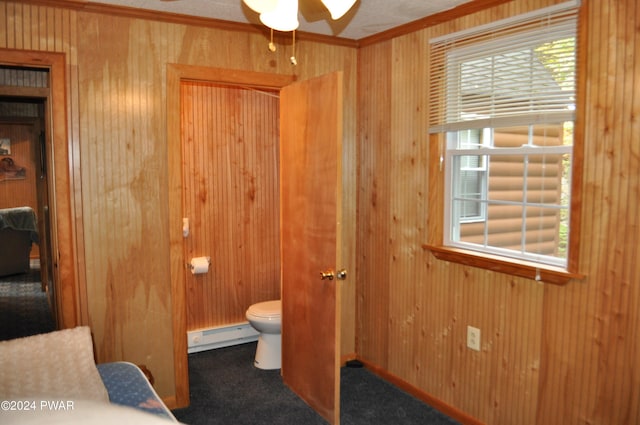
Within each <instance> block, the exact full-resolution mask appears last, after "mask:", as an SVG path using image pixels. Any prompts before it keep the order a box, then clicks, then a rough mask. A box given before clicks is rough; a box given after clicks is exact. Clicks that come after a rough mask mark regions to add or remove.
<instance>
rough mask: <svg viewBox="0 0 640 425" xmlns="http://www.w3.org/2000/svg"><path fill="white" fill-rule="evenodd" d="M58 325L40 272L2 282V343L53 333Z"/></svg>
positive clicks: (0, 336)
mask: <svg viewBox="0 0 640 425" xmlns="http://www.w3.org/2000/svg"><path fill="white" fill-rule="evenodd" d="M53 330H55V324H54V321H53V316H52V313H51V308H50V307H49V302H48V301H47V294H46V293H45V292H43V291H42V289H41V283H40V270H39V269H32V270H31V271H30V272H29V273H23V274H17V275H12V276H4V277H2V278H0V341H6V340H9V339H13V338H20V337H25V336H31V335H36V334H41V333H45V332H51V331H53Z"/></svg>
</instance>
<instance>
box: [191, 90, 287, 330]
mask: <svg viewBox="0 0 640 425" xmlns="http://www.w3.org/2000/svg"><path fill="white" fill-rule="evenodd" d="M181 92H182V98H183V106H182V109H183V114H182V115H183V118H182V119H183V123H184V124H183V126H182V128H183V132H184V135H183V140H184V142H183V158H184V159H185V160H184V164H183V170H184V173H185V174H184V181H185V184H184V190H183V192H184V195H183V199H184V203H185V216H186V217H188V218H189V219H190V227H191V234H190V237H188V238H186V239H185V244H186V247H185V250H186V251H185V258H186V259H187V260H189V259H190V258H193V257H198V256H210V257H211V267H210V272H209V273H207V274H203V275H191V274H189V273H187V274H186V281H187V282H186V285H187V312H188V330H194V329H200V328H209V327H215V326H220V325H227V324H232V323H238V322H244V321H246V319H245V311H246V309H247V308H248V307H249V306H250V305H251V304H253V303H256V302H260V301H266V300H271V299H279V298H280V258H279V252H280V249H279V219H278V217H279V207H278V205H279V202H278V193H279V192H278V172H277V170H278V154H277V149H278V102H279V100H278V96H277V93H276V92H273V91H272V92H266V91H257V90H252V89H247V88H241V87H232V86H221V85H218V84H211V83H199V82H183V83H182V90H181Z"/></svg>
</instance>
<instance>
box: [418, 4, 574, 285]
mask: <svg viewBox="0 0 640 425" xmlns="http://www.w3.org/2000/svg"><path fill="white" fill-rule="evenodd" d="M576 7H577V8H578V11H577V27H576V46H575V47H576V63H575V74H576V82H575V84H576V86H575V96H576V99H575V100H576V102H575V104H576V110H575V118H574V119H573V120H572V121H573V122H574V141H573V146H572V151H573V152H572V163H571V195H570V196H571V199H570V206H569V208H570V210H569V228H570V238H569V245H568V247H567V249H568V254H567V258H566V266H564V267H562V266H554V265H550V264H545V263H539V262H535V261H528V260H524V259H518V258H512V257H506V256H502V255H496V254H493V253H486V252H479V251H475V250H470V249H465V248H464V247H459V246H450V245H446V244H445V240H444V239H445V237H444V230H445V229H450V226H449V225H450V218H449V217H448V216H447V215H446V214H445V212H446V209H445V191H447V190H450V189H449V187H450V181H448V179H449V178H450V177H449V174H450V173H449V172H448V170H445V155H446V151H447V149H446V143H447V140H446V132H439V133H432V134H430V135H429V158H430V160H429V182H430V187H431V188H432V195H430V200H431V202H430V203H429V217H430V218H431V219H430V220H428V225H427V226H428V230H429V231H428V235H429V239H428V242H427V243H426V244H424V245H423V248H424V249H426V250H429V251H430V252H431V253H432V254H433V255H434V256H435V257H436V258H438V259H440V260H444V261H449V262H455V263H460V264H464V265H469V266H473V267H479V268H483V269H487V270H492V271H496V272H501V273H507V274H511V275H514V276H519V277H524V278H528V279H532V280H535V281H540V282H546V283H552V284H559V285H563V284H566V283H567V282H569V281H570V280H572V279H583V278H584V275H583V274H581V273H580V272H579V267H578V266H579V247H580V225H581V200H582V194H581V190H582V168H583V165H582V164H583V160H584V158H583V144H584V143H583V140H584V107H583V105H584V103H583V102H584V94H585V91H586V88H585V82H584V80H583V78H580V75H581V70H582V69H584V64H585V53H584V49H583V48H581V46H582V45H583V43H584V42H585V25H584V24H583V23H582V19H580V18H581V13H580V12H581V7H580V5H577V6H576Z"/></svg>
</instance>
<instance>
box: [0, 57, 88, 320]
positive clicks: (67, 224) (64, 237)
mask: <svg viewBox="0 0 640 425" xmlns="http://www.w3.org/2000/svg"><path fill="white" fill-rule="evenodd" d="M0 58H2V59H0V64H2V65H10V66H16V67H29V68H45V69H48V70H49V78H50V87H49V88H48V89H46V90H45V91H43V90H42V89H28V88H20V91H21V93H22V94H19V93H17V91H16V92H14V93H12V91H13V90H12V88H11V87H3V88H2V93H1V94H2V95H16V96H20V95H22V96H25V95H26V91H27V90H34V94H36V96H34V97H40V98H45V102H46V109H45V111H46V116H45V125H46V126H47V129H46V134H47V135H48V140H47V162H48V163H47V179H48V181H49V185H50V186H49V200H50V207H49V212H50V222H51V225H52V226H51V231H50V233H51V235H50V236H51V250H52V252H51V257H52V258H51V260H52V261H53V264H54V273H53V276H52V279H53V285H54V286H55V291H56V294H57V295H56V297H57V299H56V304H57V306H56V309H55V310H56V312H57V317H56V322H57V326H58V328H59V329H65V328H73V327H75V326H77V325H78V324H80V323H87V321H88V319H87V314H86V291H85V290H83V288H81V285H79V284H78V275H79V271H78V261H77V258H76V252H77V247H76V239H75V237H77V238H78V239H77V240H78V241H81V240H82V237H83V236H82V232H81V231H80V230H79V229H76V227H75V224H76V223H75V217H74V214H73V212H74V210H73V205H74V203H73V199H75V196H76V195H79V187H80V185H74V184H73V180H72V178H71V176H73V175H77V173H74V171H75V170H79V169H80V163H79V158H78V156H77V155H73V156H71V155H70V151H71V150H72V140H70V139H69V135H68V131H67V88H66V72H65V70H66V59H65V54H64V53H52V52H40V51H31V50H17V49H4V48H0ZM74 230H75V232H74Z"/></svg>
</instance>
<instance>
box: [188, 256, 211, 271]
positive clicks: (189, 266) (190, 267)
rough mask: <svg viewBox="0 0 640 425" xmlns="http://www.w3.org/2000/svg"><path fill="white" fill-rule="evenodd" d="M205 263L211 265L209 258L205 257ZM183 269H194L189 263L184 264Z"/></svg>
mask: <svg viewBox="0 0 640 425" xmlns="http://www.w3.org/2000/svg"><path fill="white" fill-rule="evenodd" d="M207 263H209V265H211V257H207ZM184 265H185V267H186V268H187V269H189V270H193V269H194V268H195V267H194V266H193V264H191V263H190V262H189V263H185V264H184Z"/></svg>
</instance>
